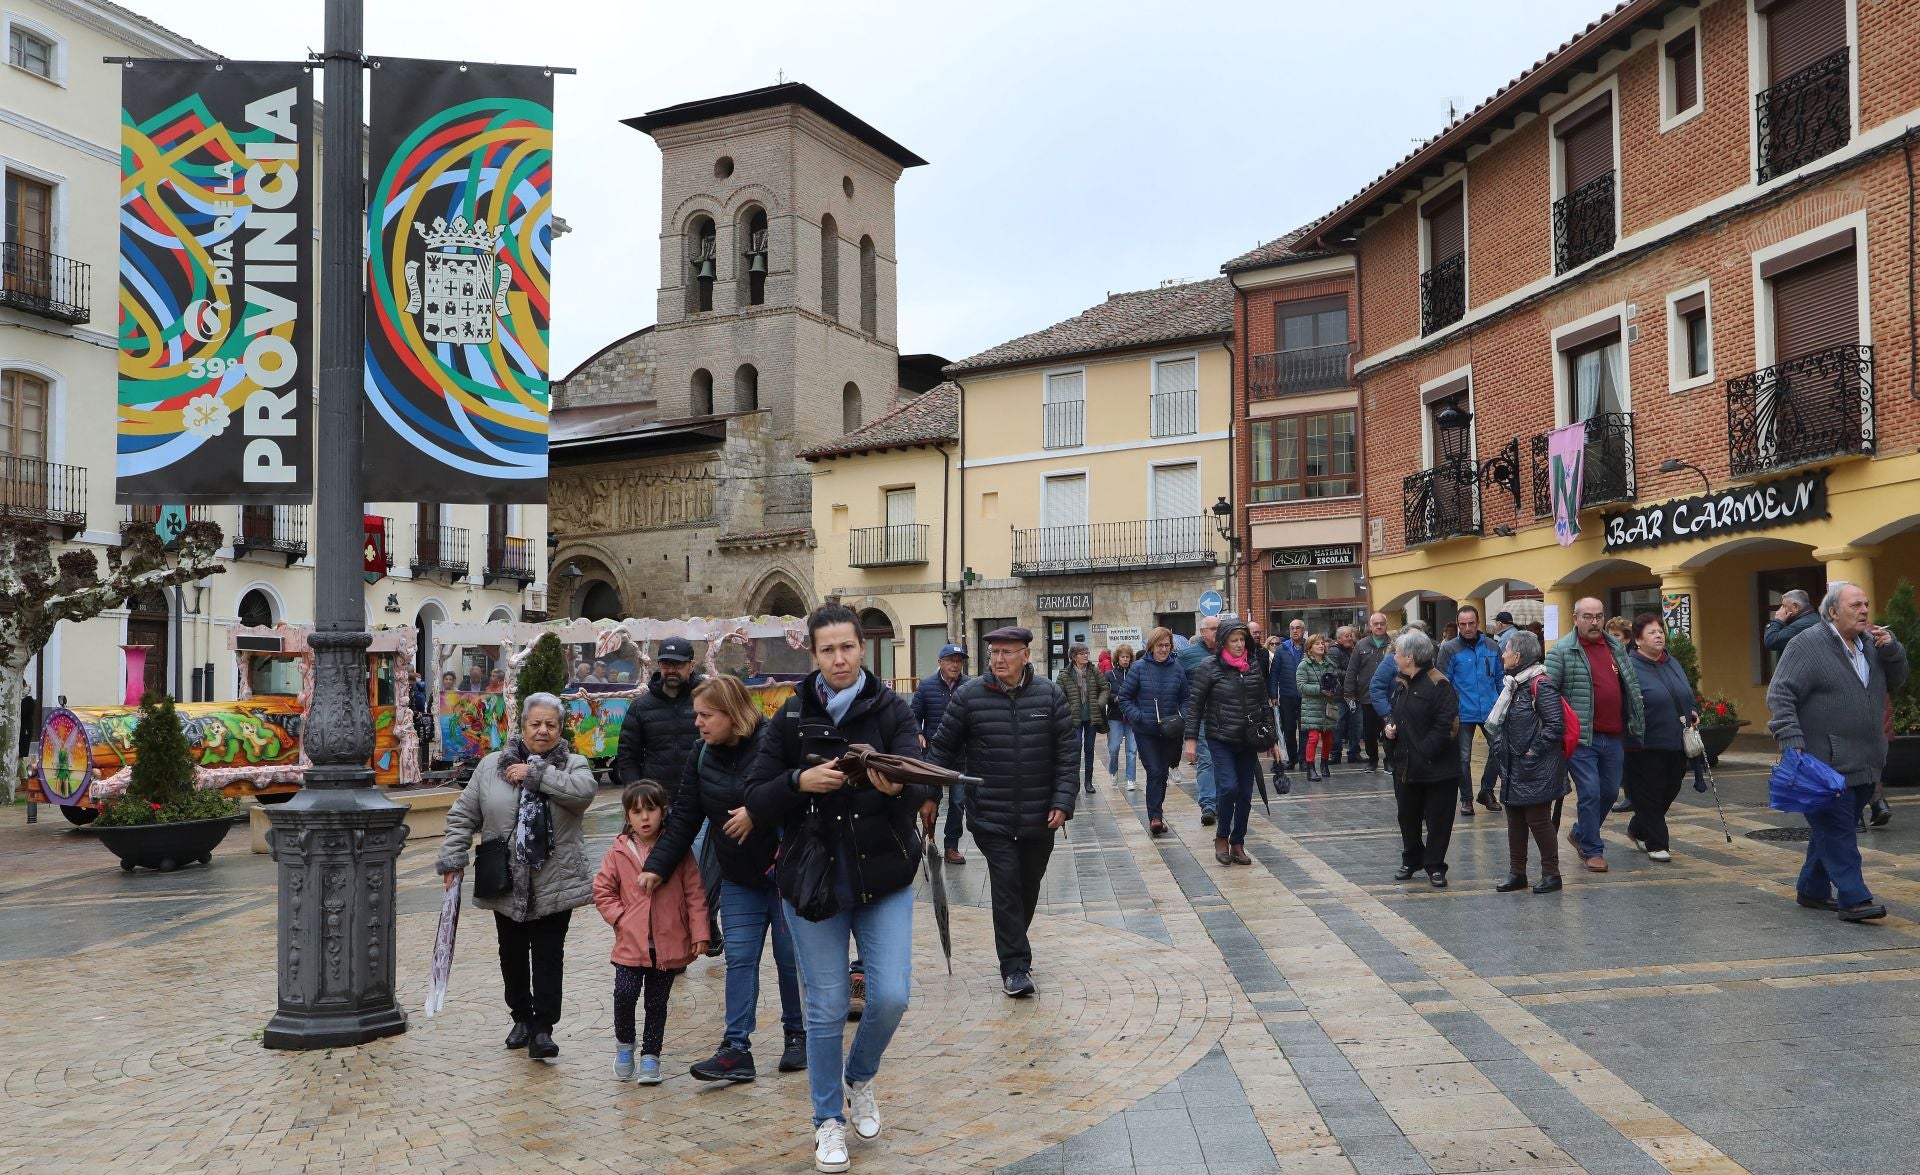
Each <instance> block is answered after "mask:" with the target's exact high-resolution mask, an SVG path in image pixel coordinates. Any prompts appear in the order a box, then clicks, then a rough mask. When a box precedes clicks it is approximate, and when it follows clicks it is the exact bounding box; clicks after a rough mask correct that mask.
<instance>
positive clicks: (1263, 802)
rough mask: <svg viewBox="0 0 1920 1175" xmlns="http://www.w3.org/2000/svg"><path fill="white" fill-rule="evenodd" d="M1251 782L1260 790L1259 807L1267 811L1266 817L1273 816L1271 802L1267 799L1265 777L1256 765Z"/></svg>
mask: <svg viewBox="0 0 1920 1175" xmlns="http://www.w3.org/2000/svg"><path fill="white" fill-rule="evenodd" d="M1253 782H1254V783H1255V784H1257V785H1259V788H1260V806H1261V807H1263V808H1265V809H1266V810H1267V815H1269V816H1271V815H1273V801H1272V800H1269V799H1268V798H1267V777H1266V774H1265V773H1264V772H1262V771H1261V770H1260V768H1259V766H1258V765H1257V764H1256V765H1255V767H1254V770H1253Z"/></svg>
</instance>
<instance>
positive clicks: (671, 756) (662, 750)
mask: <svg viewBox="0 0 1920 1175" xmlns="http://www.w3.org/2000/svg"><path fill="white" fill-rule="evenodd" d="M705 680H706V678H705V677H703V676H701V675H700V674H698V673H696V674H694V675H693V676H692V677H691V678H689V679H688V681H687V683H686V684H685V685H683V686H681V687H680V692H679V693H678V694H675V695H674V696H672V697H668V696H667V691H666V690H665V689H663V688H661V685H660V671H659V670H657V669H656V670H654V673H653V677H652V679H651V680H649V681H648V682H647V692H646V693H644V694H641V695H640V696H639V697H637V698H635V699H633V701H631V702H629V703H627V714H626V717H625V718H623V719H621V722H620V746H619V748H618V749H617V750H615V752H614V755H613V779H614V782H615V783H621V784H627V783H632V782H633V781H635V780H637V779H651V780H653V781H654V782H655V783H657V784H659V785H660V786H661V787H664V788H666V789H667V790H668V791H669V792H671V791H672V790H673V789H674V788H676V787H678V786H679V784H680V777H681V776H682V775H684V774H686V769H687V756H688V755H689V754H690V753H692V751H693V744H694V743H695V742H696V741H697V740H698V739H699V737H700V733H699V732H698V731H696V730H695V729H694V728H693V691H694V689H695V688H696V687H698V686H699V685H700V683H701V682H703V681H705Z"/></svg>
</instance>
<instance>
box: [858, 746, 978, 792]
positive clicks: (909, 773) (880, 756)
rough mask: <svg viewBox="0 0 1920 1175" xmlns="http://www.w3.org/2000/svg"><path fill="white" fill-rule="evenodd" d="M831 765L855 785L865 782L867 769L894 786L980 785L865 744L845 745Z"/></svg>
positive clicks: (975, 778)
mask: <svg viewBox="0 0 1920 1175" xmlns="http://www.w3.org/2000/svg"><path fill="white" fill-rule="evenodd" d="M835 766H836V767H838V768H839V769H840V770H841V771H842V772H844V773H845V774H846V777H847V780H848V782H850V783H853V784H856V785H857V784H862V783H865V782H867V772H868V771H869V770H873V771H878V772H880V773H881V774H882V775H884V776H886V777H887V778H888V779H891V780H892V781H893V782H895V783H899V784H909V783H917V784H921V785H922V786H925V787H954V786H957V785H959V784H967V783H979V782H980V777H979V776H977V775H962V774H960V773H959V772H958V771H949V770H947V769H946V768H945V767H942V766H940V765H938V764H936V763H929V762H927V761H926V760H925V759H915V758H913V757H911V756H908V755H889V754H887V753H886V752H885V751H877V750H875V749H873V748H872V747H870V746H868V745H867V744H866V743H854V744H853V745H852V746H849V747H848V748H847V749H846V752H845V753H844V754H842V755H841V756H840V759H839V761H838V762H837V763H836V764H835Z"/></svg>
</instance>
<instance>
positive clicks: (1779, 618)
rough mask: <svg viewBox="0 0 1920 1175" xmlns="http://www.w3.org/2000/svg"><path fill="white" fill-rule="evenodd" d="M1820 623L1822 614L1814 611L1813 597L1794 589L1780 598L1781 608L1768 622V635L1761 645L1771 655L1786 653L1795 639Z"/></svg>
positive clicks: (1763, 637) (1761, 640) (1761, 639)
mask: <svg viewBox="0 0 1920 1175" xmlns="http://www.w3.org/2000/svg"><path fill="white" fill-rule="evenodd" d="M1818 623H1820V614H1819V613H1818V612H1815V611H1814V610H1813V597H1811V596H1809V595H1807V593H1805V592H1803V591H1801V590H1800V589H1799V588H1794V589H1793V590H1792V591H1790V592H1788V593H1786V594H1785V595H1783V596H1781V597H1780V606H1779V607H1778V608H1776V609H1774V613H1773V619H1772V620H1769V621H1767V631H1766V635H1764V636H1762V637H1761V638H1760V643H1761V644H1762V645H1764V646H1765V647H1766V650H1767V651H1768V652H1769V653H1784V652H1786V651H1787V645H1788V644H1789V643H1790V642H1791V641H1792V640H1793V638H1794V637H1797V636H1799V635H1800V634H1801V633H1803V632H1805V631H1807V630H1808V629H1809V628H1812V627H1813V626H1814V625H1816V624H1818Z"/></svg>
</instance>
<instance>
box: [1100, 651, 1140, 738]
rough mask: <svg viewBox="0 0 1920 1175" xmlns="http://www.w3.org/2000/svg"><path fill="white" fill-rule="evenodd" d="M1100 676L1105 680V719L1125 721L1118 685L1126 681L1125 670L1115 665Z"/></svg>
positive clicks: (1110, 721)
mask: <svg viewBox="0 0 1920 1175" xmlns="http://www.w3.org/2000/svg"><path fill="white" fill-rule="evenodd" d="M1135 660H1138V658H1135ZM1101 676H1102V677H1104V678H1106V680H1107V721H1108V722H1109V723H1113V722H1125V721H1126V720H1127V712H1126V711H1125V710H1123V709H1121V708H1120V687H1121V686H1123V685H1125V684H1126V683H1127V671H1126V670H1125V669H1122V668H1120V667H1119V666H1118V665H1115V666H1114V667H1112V668H1111V669H1108V670H1107V671H1106V672H1105V673H1103V674H1101Z"/></svg>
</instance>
